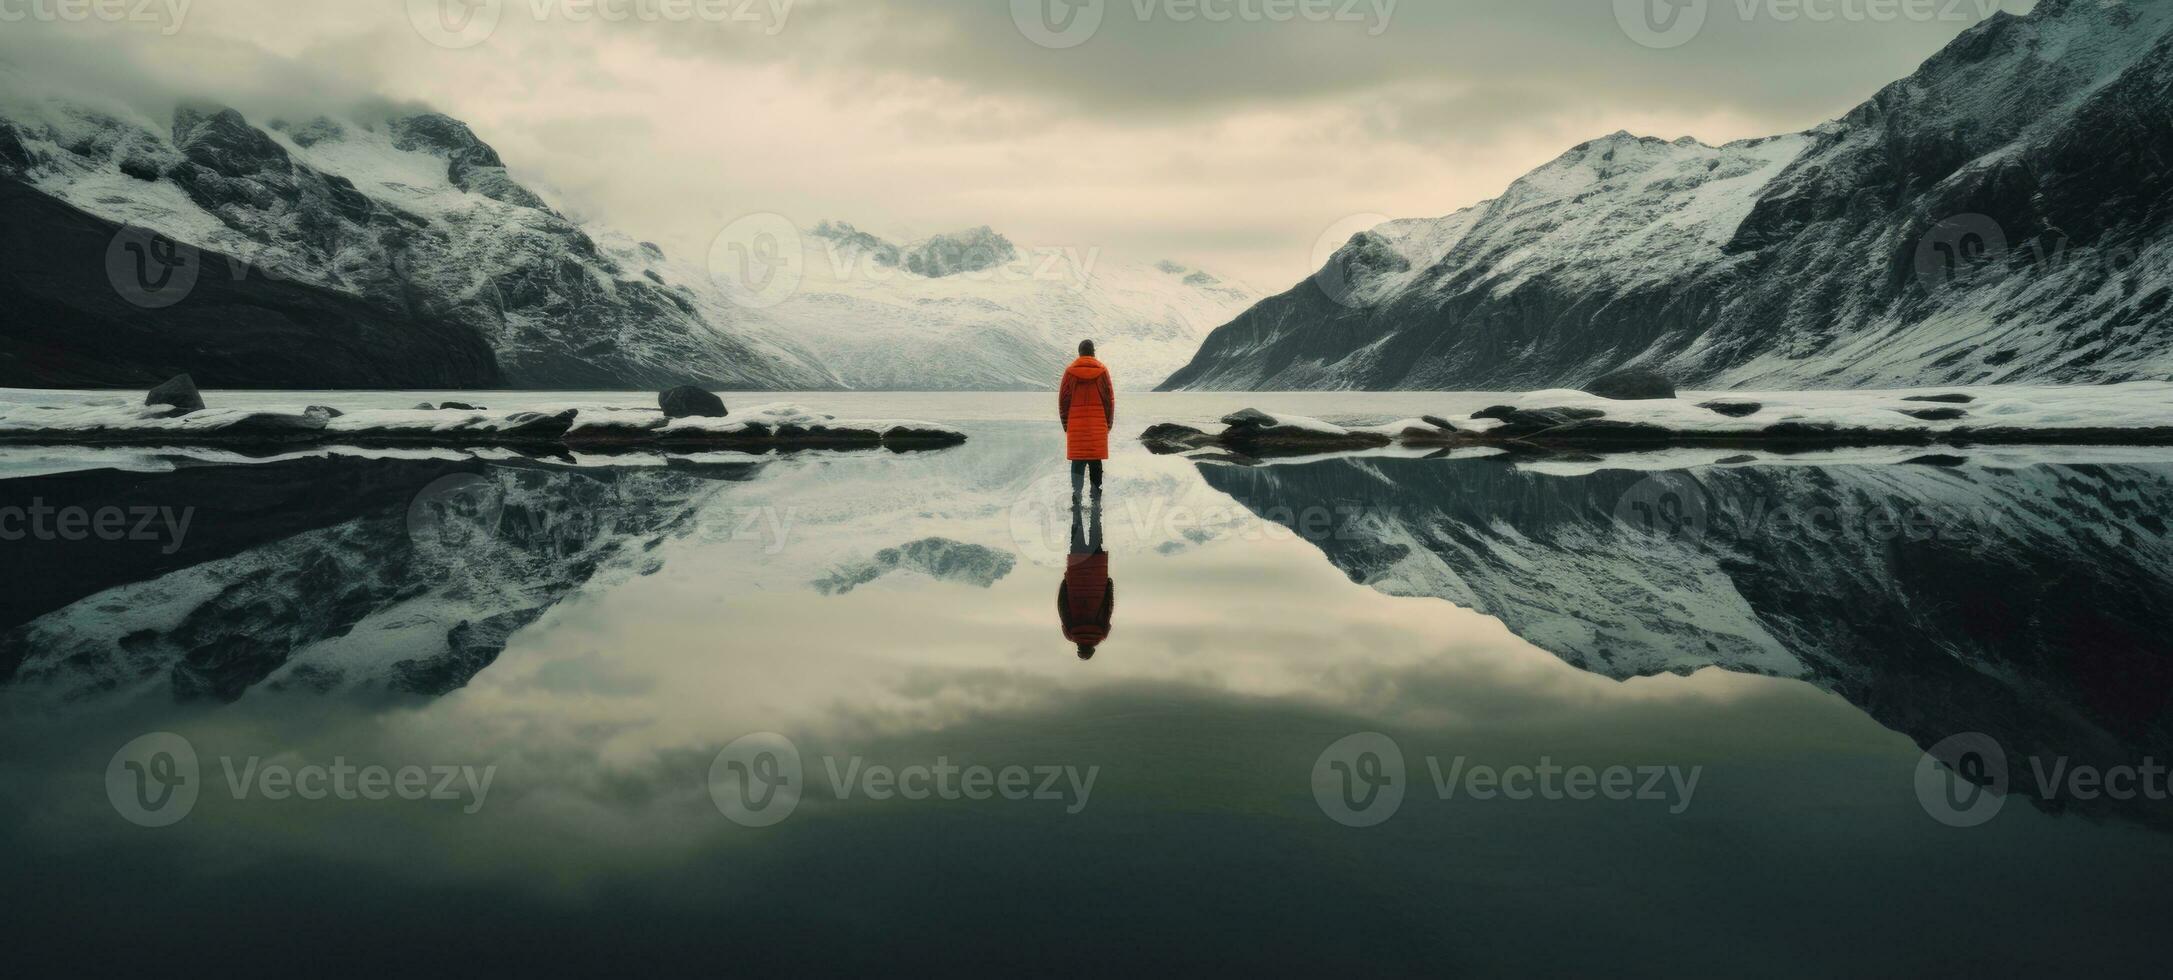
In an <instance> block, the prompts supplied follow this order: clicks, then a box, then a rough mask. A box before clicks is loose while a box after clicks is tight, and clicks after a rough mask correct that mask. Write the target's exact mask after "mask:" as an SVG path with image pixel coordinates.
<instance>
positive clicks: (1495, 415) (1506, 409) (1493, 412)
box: [1471, 405, 1517, 422]
mask: <svg viewBox="0 0 2173 980" xmlns="http://www.w3.org/2000/svg"><path fill="white" fill-rule="evenodd" d="M1516 413H1517V409H1516V407H1515V406H1512V405H1494V406H1490V407H1487V408H1482V409H1480V410H1478V411H1476V412H1473V413H1471V417H1472V418H1475V419H1496V420H1500V421H1504V422H1506V421H1508V420H1509V416H1511V415H1515V414H1516Z"/></svg>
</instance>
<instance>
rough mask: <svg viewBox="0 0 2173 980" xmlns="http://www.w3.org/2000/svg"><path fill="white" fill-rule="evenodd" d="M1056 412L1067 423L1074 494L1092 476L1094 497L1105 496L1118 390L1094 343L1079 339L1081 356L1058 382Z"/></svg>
mask: <svg viewBox="0 0 2173 980" xmlns="http://www.w3.org/2000/svg"><path fill="white" fill-rule="evenodd" d="M1056 414H1057V418H1058V419H1059V420H1060V421H1062V422H1063V424H1064V442H1065V449H1066V452H1065V455H1066V456H1068V457H1069V458H1070V459H1071V497H1072V499H1073V500H1075V501H1076V500H1078V499H1079V491H1080V489H1081V485H1082V484H1083V483H1084V482H1085V481H1086V480H1088V479H1089V478H1091V479H1092V480H1093V483H1094V496H1095V498H1096V499H1100V497H1101V495H1102V461H1103V460H1106V459H1108V458H1109V427H1110V426H1111V425H1114V424H1115V423H1116V421H1117V389H1116V385H1115V384H1114V383H1112V382H1111V381H1110V378H1109V369H1108V368H1107V367H1104V366H1103V365H1102V362H1100V361H1098V360H1095V358H1094V342H1093V341H1091V340H1085V341H1080V343H1079V359H1078V360H1076V361H1073V362H1071V366H1070V367H1068V368H1065V369H1064V377H1063V380H1061V381H1058V382H1057V385H1056Z"/></svg>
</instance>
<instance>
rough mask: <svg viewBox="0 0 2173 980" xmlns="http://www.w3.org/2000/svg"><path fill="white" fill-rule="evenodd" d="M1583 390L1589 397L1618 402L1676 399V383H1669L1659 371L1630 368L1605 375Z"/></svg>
mask: <svg viewBox="0 0 2173 980" xmlns="http://www.w3.org/2000/svg"><path fill="white" fill-rule="evenodd" d="M1582 390H1583V391H1584V393H1585V394H1588V395H1598V396H1600V397H1601V398H1612V399H1615V400H1616V401H1649V400H1652V399H1659V398H1673V397H1675V382H1673V381H1669V380H1668V379H1667V378H1666V376H1664V375H1662V374H1660V373H1659V372H1657V371H1647V370H1645V369H1644V368H1630V369H1628V370H1624V371H1616V372H1615V373H1613V374H1609V375H1604V376H1602V377H1601V378H1600V379H1599V380H1597V381H1594V382H1592V383H1591V384H1588V385H1585V386H1584V388H1583V389H1582Z"/></svg>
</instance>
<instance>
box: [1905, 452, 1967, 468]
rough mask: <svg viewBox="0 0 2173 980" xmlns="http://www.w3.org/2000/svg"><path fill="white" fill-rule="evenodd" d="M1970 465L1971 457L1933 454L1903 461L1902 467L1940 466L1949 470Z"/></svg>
mask: <svg viewBox="0 0 2173 980" xmlns="http://www.w3.org/2000/svg"><path fill="white" fill-rule="evenodd" d="M1968 464H1969V457H1967V456H1955V455H1953V454H1950V453H1932V454H1930V455H1927V456H1918V457H1915V458H1913V459H1905V460H1903V461H1902V465H1904V466H1938V467H1947V468H1951V467H1956V466H1966V465H1968Z"/></svg>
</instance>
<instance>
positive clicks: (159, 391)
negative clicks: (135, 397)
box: [143, 374, 204, 415]
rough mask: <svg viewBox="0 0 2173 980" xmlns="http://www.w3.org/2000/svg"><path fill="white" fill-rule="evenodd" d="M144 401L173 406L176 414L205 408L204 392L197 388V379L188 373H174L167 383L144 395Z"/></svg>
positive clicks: (148, 403) (147, 403) (185, 413)
mask: <svg viewBox="0 0 2173 980" xmlns="http://www.w3.org/2000/svg"><path fill="white" fill-rule="evenodd" d="M143 403H144V404H146V405H167V406H171V407H172V408H173V410H174V414H175V415H187V414H189V413H190V412H201V411H203V410H204V396H203V393H202V392H199V391H197V390H196V381H195V379H193V378H191V377H189V376H188V375H186V374H177V375H174V376H173V377H171V378H168V379H167V380H166V383H165V384H162V385H159V386H158V387H156V388H153V389H151V393H150V394H147V395H145V396H143Z"/></svg>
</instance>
